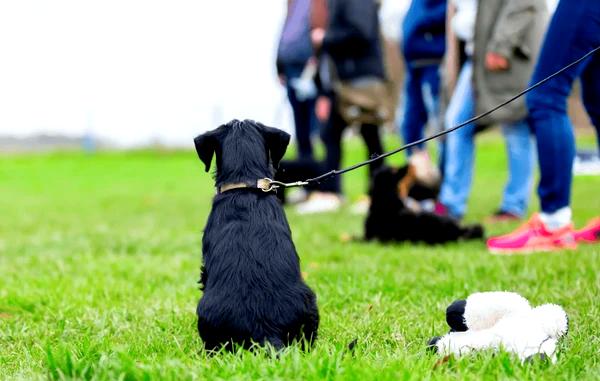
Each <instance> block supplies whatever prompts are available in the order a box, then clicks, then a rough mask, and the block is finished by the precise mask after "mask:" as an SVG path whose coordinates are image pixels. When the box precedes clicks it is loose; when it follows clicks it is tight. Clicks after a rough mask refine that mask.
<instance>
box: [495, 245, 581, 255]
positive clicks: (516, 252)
mask: <svg viewBox="0 0 600 381" xmlns="http://www.w3.org/2000/svg"><path fill="white" fill-rule="evenodd" d="M571 250H577V245H568V246H556V245H550V246H536V247H527V248H522V249H496V248H490V247H488V251H489V252H490V254H492V255H503V256H510V255H530V254H535V253H551V252H557V251H571Z"/></svg>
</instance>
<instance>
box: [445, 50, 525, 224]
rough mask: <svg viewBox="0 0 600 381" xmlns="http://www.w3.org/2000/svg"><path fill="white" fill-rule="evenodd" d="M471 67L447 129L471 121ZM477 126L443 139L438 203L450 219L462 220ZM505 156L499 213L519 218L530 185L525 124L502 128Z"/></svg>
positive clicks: (468, 64) (454, 96)
mask: <svg viewBox="0 0 600 381" xmlns="http://www.w3.org/2000/svg"><path fill="white" fill-rule="evenodd" d="M472 78H473V66H472V63H471V62H470V61H467V62H466V63H465V64H464V65H463V67H462V69H461V71H460V75H459V77H458V81H457V83H456V88H455V90H454V93H453V94H452V98H451V100H450V103H449V105H448V110H447V111H446V120H445V123H446V128H451V127H454V126H456V125H457V124H459V123H461V122H464V121H465V120H467V119H470V118H472V117H473V114H474V94H473V86H472ZM475 130H476V126H475V125H474V124H470V125H467V126H465V127H463V128H461V129H458V130H456V131H454V132H452V133H450V134H448V135H447V136H446V147H445V149H446V153H445V164H444V166H445V168H444V179H443V182H442V189H441V193H440V202H441V203H442V204H444V206H446V207H447V208H448V212H449V213H450V215H451V216H452V217H455V218H462V216H463V215H464V214H465V210H466V205H467V199H468V197H469V192H470V190H471V182H472V178H473V164H474V163H473V162H474V158H473V156H474V151H475V145H474V138H475ZM502 132H503V135H504V138H505V140H506V147H507V153H508V166H509V178H508V182H507V184H506V187H505V188H504V195H503V198H502V204H501V206H500V209H501V210H502V211H505V212H510V213H514V214H516V215H519V216H522V215H524V214H525V212H526V211H527V205H528V203H529V194H530V189H531V183H532V178H533V176H532V174H533V165H534V152H533V149H532V148H533V141H532V140H533V139H532V136H531V132H530V129H529V125H528V123H527V122H526V121H525V120H522V121H518V122H515V123H505V124H503V125H502Z"/></svg>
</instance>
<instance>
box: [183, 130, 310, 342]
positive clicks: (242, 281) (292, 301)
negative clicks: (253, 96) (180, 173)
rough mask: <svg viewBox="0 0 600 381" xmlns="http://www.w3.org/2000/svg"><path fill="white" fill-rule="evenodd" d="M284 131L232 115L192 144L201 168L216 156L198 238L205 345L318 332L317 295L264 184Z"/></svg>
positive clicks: (299, 337) (302, 337)
mask: <svg viewBox="0 0 600 381" xmlns="http://www.w3.org/2000/svg"><path fill="white" fill-rule="evenodd" d="M289 139H290V136H289V135H288V134H287V133H285V132H283V131H281V130H278V129H275V128H271V127H266V126H264V125H262V124H260V123H256V122H253V121H249V120H245V121H238V120H233V121H231V122H229V123H228V124H226V125H223V126H221V127H219V128H217V129H216V130H213V131H210V132H207V133H205V134H203V135H200V136H198V137H197V138H196V139H195V140H194V143H195V145H196V150H197V152H198V156H199V157H200V160H202V161H203V162H204V164H205V166H206V171H207V172H208V170H209V168H210V163H211V160H212V156H213V154H215V155H216V164H217V170H216V187H217V195H216V196H215V198H214V201H213V206H212V210H211V213H210V216H209V217H208V222H207V224H206V228H205V230H204V237H203V239H202V252H203V270H202V272H201V279H200V283H201V284H202V286H203V289H204V294H203V296H202V298H201V299H200V302H199V303H198V309H197V314H198V333H199V334H200V337H201V338H202V340H203V341H204V345H205V347H206V348H207V349H208V350H215V349H219V348H221V347H223V346H224V347H226V348H227V349H232V348H233V346H234V344H239V345H242V346H243V347H244V348H249V347H251V346H252V345H253V344H259V345H266V344H270V345H272V346H273V347H275V348H276V349H280V348H283V347H284V346H286V345H289V344H290V343H292V342H293V341H301V342H302V343H305V342H307V343H309V344H312V342H313V340H315V339H316V338H317V329H318V325H319V312H318V309H317V304H316V297H315V294H314V293H313V292H312V290H311V289H310V288H309V287H308V286H307V285H306V284H305V283H304V281H303V280H302V276H301V273H300V261H299V258H298V254H297V253H296V249H295V247H294V243H293V242H292V236H291V231H290V228H289V225H288V222H287V219H286V217H285V214H284V211H283V208H282V206H281V203H280V201H279V200H278V199H277V197H276V195H275V194H274V192H270V191H267V190H268V186H269V184H268V183H267V182H265V181H264V180H263V179H264V178H272V177H273V172H274V169H273V168H274V167H277V165H278V163H279V161H280V160H281V158H282V157H283V154H284V153H285V150H286V148H287V145H288V143H289Z"/></svg>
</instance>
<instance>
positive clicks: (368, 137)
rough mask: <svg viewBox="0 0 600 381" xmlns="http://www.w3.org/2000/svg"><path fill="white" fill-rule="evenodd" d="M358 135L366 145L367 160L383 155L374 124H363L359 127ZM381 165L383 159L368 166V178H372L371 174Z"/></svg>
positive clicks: (377, 127)
mask: <svg viewBox="0 0 600 381" xmlns="http://www.w3.org/2000/svg"><path fill="white" fill-rule="evenodd" d="M360 134H361V135H362V137H363V140H364V141H365V144H366V145H367V151H368V152H369V158H372V157H375V156H378V155H381V154H382V153H384V151H383V144H382V143H381V136H380V134H379V126H376V125H374V124H363V125H361V126H360ZM382 165H383V159H382V160H377V161H375V162H373V163H371V164H369V178H373V174H374V173H375V171H377V169H378V168H380V167H381V166H382Z"/></svg>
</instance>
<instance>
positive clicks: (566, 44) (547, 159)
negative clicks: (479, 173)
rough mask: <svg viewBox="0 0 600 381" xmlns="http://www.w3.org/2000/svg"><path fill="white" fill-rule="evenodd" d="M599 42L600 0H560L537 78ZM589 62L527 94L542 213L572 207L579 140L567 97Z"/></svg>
mask: <svg viewBox="0 0 600 381" xmlns="http://www.w3.org/2000/svg"><path fill="white" fill-rule="evenodd" d="M597 45H600V2H597V1H583V2H581V1H578V0H561V2H560V3H559V5H558V8H557V9H556V12H555V13H554V17H553V18H552V21H551V23H550V27H549V29H548V31H547V32H546V37H545V40H544V44H543V46H542V50H541V53H540V56H539V58H538V63H537V66H536V69H535V71H534V74H533V78H532V82H538V81H539V80H541V79H543V78H545V77H546V76H548V75H550V74H552V73H554V72H556V71H557V70H559V69H560V68H562V67H563V66H565V65H567V64H569V63H570V62H571V61H574V60H575V59H577V58H579V57H581V56H583V55H584V54H585V53H587V52H588V51H590V50H591V49H592V48H594V47H596V46H597ZM584 68H585V65H578V66H577V67H574V68H572V69H570V70H568V71H566V72H564V73H563V74H562V75H560V76H558V77H556V78H554V79H552V80H551V81H549V82H547V83H545V84H544V85H542V86H541V87H539V88H538V89H536V90H534V91H532V92H531V93H529V94H528V96H527V106H528V108H529V118H530V124H531V126H532V129H533V131H534V133H535V135H536V138H537V145H538V159H539V163H540V172H541V177H540V184H539V187H538V194H539V197H540V200H541V207H542V211H543V212H545V213H553V212H555V211H557V210H559V209H561V208H563V207H566V206H569V203H570V196H571V182H572V166H573V158H574V155H575V139H574V136H573V129H572V126H571V122H570V121H569V118H568V116H567V97H568V96H569V93H570V91H571V88H572V85H573V81H574V80H575V78H576V77H577V76H579V75H580V74H581V73H582V71H583V69H584Z"/></svg>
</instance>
